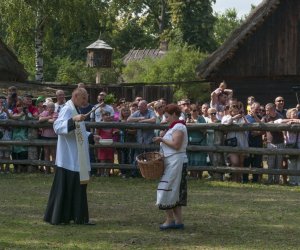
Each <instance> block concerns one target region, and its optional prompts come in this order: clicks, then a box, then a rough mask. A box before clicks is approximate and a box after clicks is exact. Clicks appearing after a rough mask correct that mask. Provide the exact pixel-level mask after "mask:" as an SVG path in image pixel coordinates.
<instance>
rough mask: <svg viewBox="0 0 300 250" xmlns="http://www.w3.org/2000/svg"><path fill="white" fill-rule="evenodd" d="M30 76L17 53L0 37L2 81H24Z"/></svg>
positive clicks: (0, 74) (0, 75)
mask: <svg viewBox="0 0 300 250" xmlns="http://www.w3.org/2000/svg"><path fill="white" fill-rule="evenodd" d="M27 77H28V73H27V72H26V71H25V69H24V66H23V65H22V64H21V63H20V62H19V61H18V58H17V57H16V55H15V54H14V53H13V52H12V51H11V50H10V49H9V48H8V47H7V46H6V45H5V44H4V42H3V41H2V40H1V39H0V81H19V82H24V81H25V80H26V79H27Z"/></svg>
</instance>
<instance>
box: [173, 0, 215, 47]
mask: <svg viewBox="0 0 300 250" xmlns="http://www.w3.org/2000/svg"><path fill="white" fill-rule="evenodd" d="M168 2H169V8H170V13H171V23H172V29H170V31H169V36H170V37H171V40H172V41H173V42H175V43H177V44H184V43H187V44H188V45H194V46H196V47H197V48H199V49H200V50H201V51H203V52H208V51H213V50H214V49H215V48H216V44H215V41H214V36H213V26H214V22H215V17H214V15H213V9H212V4H213V3H214V2H215V0H201V1H197V0H188V1H187V0H169V1H168Z"/></svg>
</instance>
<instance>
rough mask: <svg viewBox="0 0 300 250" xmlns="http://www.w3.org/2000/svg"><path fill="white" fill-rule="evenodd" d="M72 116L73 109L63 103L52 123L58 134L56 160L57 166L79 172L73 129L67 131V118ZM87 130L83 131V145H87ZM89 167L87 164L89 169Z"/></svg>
mask: <svg viewBox="0 0 300 250" xmlns="http://www.w3.org/2000/svg"><path fill="white" fill-rule="evenodd" d="M72 117H73V109H72V108H71V107H70V106H69V105H65V106H64V108H63V109H62V110H61V111H60V112H59V115H58V118H57V120H56V121H55V122H54V124H53V128H54V131H55V133H56V134H57V135H58V141H57V150H56V160H55V164H56V166H57V167H62V168H65V169H68V170H71V171H74V172H79V170H80V168H79V163H78V150H77V142H76V135H75V130H72V131H70V132H68V120H69V119H70V118H72ZM89 134H90V133H89V132H87V131H86V133H83V139H84V144H85V147H87V148H88V147H89V144H88V136H89ZM90 170H91V167H90V166H89V171H90Z"/></svg>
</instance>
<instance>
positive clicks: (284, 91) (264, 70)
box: [196, 0, 300, 107]
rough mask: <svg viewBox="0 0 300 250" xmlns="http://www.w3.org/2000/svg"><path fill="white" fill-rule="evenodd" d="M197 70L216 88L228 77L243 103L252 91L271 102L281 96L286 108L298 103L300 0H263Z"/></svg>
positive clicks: (229, 84)
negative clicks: (296, 88) (296, 92)
mask: <svg viewBox="0 0 300 250" xmlns="http://www.w3.org/2000/svg"><path fill="white" fill-rule="evenodd" d="M196 71H197V75H198V77H199V78H200V79H205V80H207V81H209V82H211V83H213V87H216V86H218V84H219V82H221V81H222V80H225V81H226V82H227V85H228V87H229V88H232V89H233V90H234V96H235V97H237V98H238V99H239V100H241V101H243V102H244V103H245V102H246V99H247V96H252V95H253V96H255V98H256V100H257V101H259V102H261V103H262V104H266V103H268V102H273V101H274V98H275V97H276V96H279V95H280V96H283V97H284V98H285V100H286V107H294V106H295V105H296V104H297V99H296V96H295V91H293V89H295V88H292V87H294V86H300V1H299V0H264V1H262V3H261V4H260V5H258V6H257V7H256V8H255V9H254V10H253V11H252V12H251V13H250V15H249V16H248V18H247V19H246V20H245V22H244V23H243V24H242V25H241V26H240V27H239V28H237V29H236V30H235V31H233V32H232V34H231V35H230V37H229V38H228V39H227V40H226V41H225V43H224V44H223V45H222V46H221V47H220V48H218V49H217V50H216V51H215V52H214V53H212V54H211V55H210V56H209V57H208V58H207V60H205V61H204V62H203V63H202V64H201V65H199V66H198V67H197V70H196ZM299 92H300V89H299Z"/></svg>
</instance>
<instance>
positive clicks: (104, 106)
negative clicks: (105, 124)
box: [91, 91, 115, 122]
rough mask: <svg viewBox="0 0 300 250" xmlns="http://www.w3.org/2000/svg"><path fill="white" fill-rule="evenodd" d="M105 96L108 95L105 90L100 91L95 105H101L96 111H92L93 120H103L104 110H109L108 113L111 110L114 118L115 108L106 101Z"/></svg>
mask: <svg viewBox="0 0 300 250" xmlns="http://www.w3.org/2000/svg"><path fill="white" fill-rule="evenodd" d="M105 96H106V93H105V92H103V91H102V92H100V93H99V95H98V97H97V101H98V103H97V104H96V105H95V106H94V107H96V106H98V105H100V108H98V109H96V110H95V111H94V112H92V113H91V121H94V122H101V121H102V113H103V112H107V113H108V112H109V113H110V116H111V117H112V119H113V117H114V115H115V111H114V108H113V107H112V106H110V105H108V104H106V103H105Z"/></svg>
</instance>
